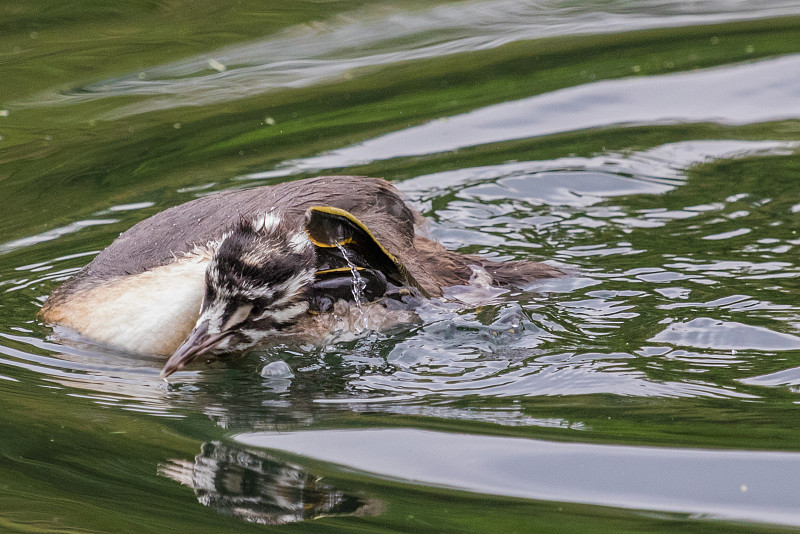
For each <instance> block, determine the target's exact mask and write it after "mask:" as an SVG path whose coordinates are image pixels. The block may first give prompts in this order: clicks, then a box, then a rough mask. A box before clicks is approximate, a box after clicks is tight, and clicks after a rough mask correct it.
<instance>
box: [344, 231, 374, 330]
mask: <svg viewBox="0 0 800 534" xmlns="http://www.w3.org/2000/svg"><path fill="white" fill-rule="evenodd" d="M336 248H338V249H339V252H341V253H342V257H343V258H344V260H345V261H346V262H347V265H348V267H350V274H351V276H352V278H353V285H352V286H351V288H350V289H351V291H352V293H353V302H354V303H355V305H356V309H357V310H358V313H357V319H356V320H355V321H353V328H354V330H355V331H356V332H358V333H361V332H363V331H364V330H366V329H367V328H368V325H367V316H366V314H365V313H364V308H363V307H362V306H361V302H362V301H363V300H364V298H365V297H364V289H366V287H367V281H366V280H364V277H363V276H361V273H359V272H358V267H356V265H355V264H354V263H353V262H352V261H351V260H350V258H349V256H348V255H347V250H346V249H345V248H344V247H343V246H342V245H340V244H339V243H336Z"/></svg>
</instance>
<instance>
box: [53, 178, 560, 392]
mask: <svg viewBox="0 0 800 534" xmlns="http://www.w3.org/2000/svg"><path fill="white" fill-rule="evenodd" d="M422 222H423V219H422V216H421V215H419V214H418V213H417V212H415V211H413V210H412V209H411V208H409V207H408V206H407V205H406V204H405V203H404V202H403V200H402V199H401V198H400V196H399V194H398V192H397V190H396V189H394V187H392V186H391V185H390V184H389V183H388V182H386V181H384V180H379V179H374V178H363V177H349V176H331V177H320V178H313V179H307V180H300V181H295V182H288V183H283V184H279V185H275V186H267V187H260V188H255V189H247V190H235V191H226V192H222V193H217V194H212V195H208V196H205V197H202V198H199V199H196V200H193V201H191V202H188V203H186V204H182V205H180V206H177V207H174V208H171V209H168V210H166V211H164V212H161V213H159V214H157V215H154V216H153V217H150V218H149V219H146V220H144V221H142V222H140V223H139V224H137V225H135V226H134V227H132V228H131V229H129V230H128V231H127V232H125V233H123V234H122V235H121V236H120V237H119V238H118V239H117V240H116V241H114V243H112V244H111V245H110V246H109V247H108V248H107V249H106V250H104V251H103V252H102V253H100V254H99V255H98V256H97V257H96V258H95V259H94V261H92V262H91V263H90V264H89V265H87V266H86V267H85V268H84V269H83V270H82V271H81V272H80V273H79V274H78V275H76V276H75V277H73V278H72V279H70V280H68V281H67V282H66V283H65V284H64V285H62V286H61V287H60V288H59V289H57V290H56V291H55V292H54V293H53V294H52V295H50V297H49V298H48V300H47V301H46V302H45V304H44V306H43V308H42V310H41V312H40V313H41V317H42V318H43V319H44V320H45V321H47V322H49V323H51V324H58V325H63V326H66V327H67V328H69V329H72V330H74V331H76V332H77V333H79V334H80V335H82V336H84V337H86V338H89V339H92V340H95V341H98V342H100V343H104V344H107V345H110V346H113V347H117V348H121V349H123V350H128V351H132V352H138V353H155V354H164V355H169V354H172V357H171V358H170V360H169V361H168V363H167V365H166V366H165V368H164V371H163V372H162V374H163V375H164V376H167V375H169V374H170V373H172V372H174V371H176V370H178V369H180V368H182V367H183V366H184V365H185V364H186V363H188V362H189V361H191V360H193V359H194V358H196V357H197V356H198V355H200V354H202V353H204V352H206V351H209V350H211V349H213V350H215V351H232V350H240V349H243V348H246V347H248V346H251V345H253V344H255V343H257V342H259V341H262V340H263V339H265V338H267V337H270V336H276V335H289V336H300V335H313V334H321V332H315V329H316V330H319V329H320V328H321V327H320V325H322V324H324V321H321V319H320V318H321V317H323V316H325V315H329V314H327V313H326V312H330V311H332V310H337V309H338V308H337V305H339V304H340V303H342V302H345V303H346V302H348V301H349V302H354V301H355V303H356V304H358V305H360V304H361V302H362V301H363V302H364V303H365V304H366V303H367V302H376V303H384V306H380V307H381V308H382V309H387V307H388V308H393V307H394V308H397V307H398V306H394V305H392V304H391V302H397V301H398V300H402V299H408V298H413V297H414V296H417V297H419V296H439V295H441V294H442V288H443V287H446V286H452V285H460V284H467V283H469V282H470V279H474V278H475V277H476V276H478V277H479V278H481V279H484V280H490V281H491V283H492V284H493V285H498V286H504V285H508V284H515V283H524V282H528V281H530V280H534V279H537V278H544V277H552V276H557V275H559V274H561V272H560V271H559V270H558V269H556V268H554V267H551V266H549V265H545V264H542V263H535V262H527V261H517V262H505V263H499V262H492V261H488V260H486V259H482V258H479V257H475V256H466V255H462V254H459V253H456V252H451V251H448V250H446V249H445V248H444V247H442V246H441V245H440V244H438V243H436V242H434V241H431V240H429V239H427V238H425V237H422V236H420V235H417V234H416V233H415V230H414V229H415V226H416V225H418V224H420V223H422ZM409 296H410V297H409Z"/></svg>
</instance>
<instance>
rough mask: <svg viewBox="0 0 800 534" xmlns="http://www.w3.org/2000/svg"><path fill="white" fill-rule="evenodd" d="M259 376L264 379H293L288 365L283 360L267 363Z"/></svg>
mask: <svg viewBox="0 0 800 534" xmlns="http://www.w3.org/2000/svg"><path fill="white" fill-rule="evenodd" d="M261 376H263V377H264V378H284V379H285V378H294V373H293V372H292V368H291V367H289V364H288V363H286V362H285V361H283V360H278V361H275V362H269V363H268V364H267V365H265V366H264V368H263V369H261Z"/></svg>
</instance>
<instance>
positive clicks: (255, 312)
mask: <svg viewBox="0 0 800 534" xmlns="http://www.w3.org/2000/svg"><path fill="white" fill-rule="evenodd" d="M265 309H266V307H265V306H264V305H263V304H253V309H252V310H250V316H251V317H261V315H262V314H263V313H264V310H265Z"/></svg>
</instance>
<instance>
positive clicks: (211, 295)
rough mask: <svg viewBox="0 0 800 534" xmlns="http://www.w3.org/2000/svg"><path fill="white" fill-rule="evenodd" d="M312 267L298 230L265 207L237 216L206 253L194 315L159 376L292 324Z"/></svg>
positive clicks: (302, 309)
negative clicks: (261, 212)
mask: <svg viewBox="0 0 800 534" xmlns="http://www.w3.org/2000/svg"><path fill="white" fill-rule="evenodd" d="M314 273H315V253H314V246H313V245H312V243H311V241H310V240H309V239H308V236H307V235H306V233H305V231H304V230H302V229H298V228H285V227H283V226H282V224H281V218H280V216H279V215H277V214H274V213H271V212H270V213H267V214H266V215H265V216H264V217H260V218H259V219H256V220H254V221H248V220H243V221H241V222H239V224H237V225H236V226H235V227H234V228H233V229H232V230H231V231H230V232H228V233H227V234H226V235H225V236H224V237H223V238H222V240H221V242H220V244H219V246H218V247H217V249H216V251H215V252H214V254H213V256H212V257H211V261H210V263H209V265H208V268H207V270H206V282H205V286H206V287H205V296H204V298H203V304H202V306H201V310H200V317H199V318H198V320H197V323H196V324H195V327H194V329H193V330H192V332H191V334H189V337H188V338H187V339H186V341H184V343H183V344H182V345H181V346H180V347H179V348H178V349H177V350H176V351H175V353H174V354H173V355H172V356H171V357H170V359H169V360H168V361H167V363H166V365H165V366H164V368H163V370H162V371H161V377H162V378H166V377H168V376H169V375H171V374H172V373H174V372H175V371H178V370H180V369H182V368H183V367H184V366H185V365H186V364H187V363H189V362H191V361H192V360H194V359H195V358H197V357H198V356H200V355H202V354H204V353H206V352H209V351H217V350H222V351H235V350H242V349H245V348H247V347H250V346H252V345H255V344H257V343H258V342H259V341H261V340H262V339H264V338H267V337H269V336H272V335H274V334H275V333H277V332H280V331H281V330H283V329H285V328H286V327H288V326H290V325H292V324H293V323H294V322H295V321H296V320H297V319H298V318H299V317H300V316H302V315H304V314H305V313H306V312H307V310H308V301H307V298H306V292H307V290H308V288H309V286H310V284H311V283H312V282H313V281H314Z"/></svg>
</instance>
